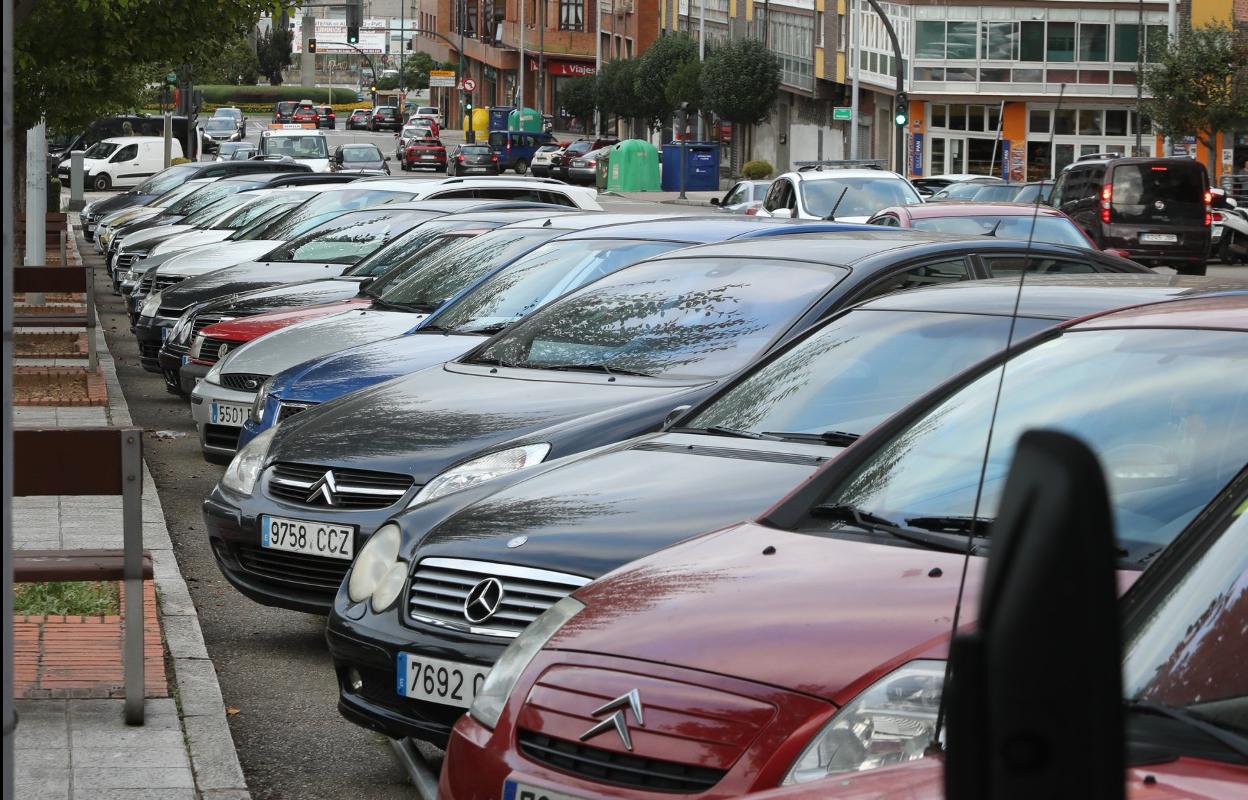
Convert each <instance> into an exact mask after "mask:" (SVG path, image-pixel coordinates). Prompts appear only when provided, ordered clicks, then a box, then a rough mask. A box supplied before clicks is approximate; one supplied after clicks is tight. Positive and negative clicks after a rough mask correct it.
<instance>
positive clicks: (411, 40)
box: [407, 36, 416, 50]
mask: <svg viewBox="0 0 1248 800" xmlns="http://www.w3.org/2000/svg"><path fill="white" fill-rule="evenodd" d="M414 41H416V37H415V36H413V37H412V38H411V39H408V40H407V49H408V50H411V49H412V42H414Z"/></svg>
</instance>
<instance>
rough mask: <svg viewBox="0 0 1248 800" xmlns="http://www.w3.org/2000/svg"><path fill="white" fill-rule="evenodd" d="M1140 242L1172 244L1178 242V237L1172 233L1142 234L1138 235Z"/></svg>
mask: <svg viewBox="0 0 1248 800" xmlns="http://www.w3.org/2000/svg"><path fill="white" fill-rule="evenodd" d="M1140 241H1141V242H1158V243H1161V244H1174V243H1175V242H1177V241H1179V237H1178V236H1177V235H1175V234H1173V233H1142V234H1140Z"/></svg>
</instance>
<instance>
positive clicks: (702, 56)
mask: <svg viewBox="0 0 1248 800" xmlns="http://www.w3.org/2000/svg"><path fill="white" fill-rule="evenodd" d="M767 27H768V28H770V27H771V21H770V20H769V21H768V22H767ZM703 61H706V0H698V62H699V63H701V62H703ZM705 140H706V137H705V132H704V131H703V130H702V109H700V108H699V109H698V141H699V142H702V141H705Z"/></svg>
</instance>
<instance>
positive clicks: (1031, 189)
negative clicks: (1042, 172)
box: [971, 181, 1053, 205]
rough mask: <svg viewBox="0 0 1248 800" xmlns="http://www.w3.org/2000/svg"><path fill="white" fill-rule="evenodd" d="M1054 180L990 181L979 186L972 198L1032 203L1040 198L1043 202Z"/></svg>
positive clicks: (973, 199) (981, 200)
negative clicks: (1026, 181) (1025, 181)
mask: <svg viewBox="0 0 1248 800" xmlns="http://www.w3.org/2000/svg"><path fill="white" fill-rule="evenodd" d="M1052 188H1053V181H1031V182H1029V183H989V184H984V185H983V186H980V187H979V191H977V192H976V193H975V195H974V196H973V197H972V198H971V200H972V201H974V202H976V203H1031V204H1033V205H1034V204H1035V202H1036V200H1037V199H1038V200H1039V201H1040V202H1041V203H1043V202H1045V201H1046V200H1047V199H1048V197H1049V190H1050V189H1052Z"/></svg>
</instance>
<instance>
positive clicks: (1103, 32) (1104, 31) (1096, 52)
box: [1079, 22, 1109, 61]
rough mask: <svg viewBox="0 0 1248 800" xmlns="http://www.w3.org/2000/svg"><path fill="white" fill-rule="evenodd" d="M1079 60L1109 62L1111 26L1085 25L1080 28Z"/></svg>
mask: <svg viewBox="0 0 1248 800" xmlns="http://www.w3.org/2000/svg"><path fill="white" fill-rule="evenodd" d="M1079 60H1080V61H1108V60H1109V26H1108V25H1097V24H1088V23H1086V22H1085V23H1083V24H1081V25H1080V26H1079Z"/></svg>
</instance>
